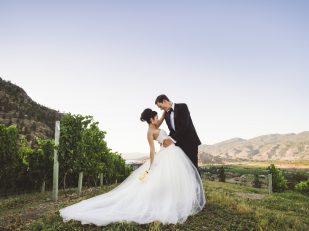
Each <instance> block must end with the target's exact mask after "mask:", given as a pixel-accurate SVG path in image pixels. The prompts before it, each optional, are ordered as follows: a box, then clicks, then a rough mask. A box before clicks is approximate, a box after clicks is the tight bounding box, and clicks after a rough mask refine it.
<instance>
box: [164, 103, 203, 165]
mask: <svg viewBox="0 0 309 231" xmlns="http://www.w3.org/2000/svg"><path fill="white" fill-rule="evenodd" d="M165 121H166V124H167V126H168V128H169V130H170V134H169V135H170V136H171V137H172V138H173V139H174V140H175V141H176V145H177V146H179V147H181V148H182V150H183V151H184V152H185V153H186V154H187V156H188V157H189V158H190V159H191V161H192V162H193V164H194V165H195V166H196V167H197V152H198V146H199V145H200V144H201V141H200V139H199V137H198V135H197V133H196V130H195V128H194V125H193V122H192V119H191V116H190V112H189V109H188V106H187V105H186V104H184V103H179V104H178V103H177V104H176V103H175V106H174V123H175V130H174V129H173V128H172V126H171V121H170V114H169V113H166V115H165Z"/></svg>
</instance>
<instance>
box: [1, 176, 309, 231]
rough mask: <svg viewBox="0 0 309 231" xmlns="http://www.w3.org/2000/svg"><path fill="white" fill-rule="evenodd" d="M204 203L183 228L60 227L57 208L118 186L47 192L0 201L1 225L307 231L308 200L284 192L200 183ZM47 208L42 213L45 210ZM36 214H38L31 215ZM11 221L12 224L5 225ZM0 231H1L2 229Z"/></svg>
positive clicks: (131, 225) (144, 227)
mask: <svg viewBox="0 0 309 231" xmlns="http://www.w3.org/2000/svg"><path fill="white" fill-rule="evenodd" d="M203 182H204V188H205V193H206V198H207V203H206V206H205V208H204V209H203V211H201V212H200V213H198V214H196V215H194V216H191V217H189V218H188V220H187V221H186V222H185V223H184V224H177V225H165V226H163V225H161V224H160V223H158V222H154V223H151V224H148V225H138V224H134V223H114V224H111V225H108V226H103V227H96V226H93V225H81V224H80V222H77V221H69V222H66V223H64V222H63V221H62V219H61V217H60V216H59V212H58V210H59V209H60V208H62V207H65V206H67V205H70V204H73V203H76V202H78V201H80V200H84V199H86V198H89V197H93V196H95V195H98V194H101V193H104V192H107V191H109V190H111V189H112V188H114V187H115V186H116V185H111V186H104V187H101V188H97V189H94V188H92V189H88V190H86V191H84V193H83V194H82V195H81V196H78V195H77V194H74V193H73V194H72V192H74V191H73V190H75V189H71V194H70V195H71V196H70V197H64V196H63V193H62V191H60V196H59V201H58V202H57V203H54V202H52V201H51V200H50V192H46V193H43V194H41V193H33V194H25V195H20V196H12V197H8V198H2V199H1V198H0V227H1V226H2V227H10V225H11V227H10V228H12V227H13V228H14V229H16V230H17V229H18V228H20V229H21V230H63V231H65V230H67V231H69V230H113V231H114V230H132V231H133V230H150V231H155V230H175V231H176V230H188V231H189V230H190V231H191V230H197V231H200V230H280V231H281V230H309V219H308V214H309V197H308V196H305V195H303V194H300V193H298V192H294V191H287V192H284V193H274V194H272V195H268V194H267V191H266V189H256V188H252V187H249V186H243V185H236V184H230V183H221V182H214V181H203ZM44 208H45V209H44ZM31 211H37V212H39V214H35V213H34V214H31ZM8 222H10V224H8ZM0 230H1V229H0Z"/></svg>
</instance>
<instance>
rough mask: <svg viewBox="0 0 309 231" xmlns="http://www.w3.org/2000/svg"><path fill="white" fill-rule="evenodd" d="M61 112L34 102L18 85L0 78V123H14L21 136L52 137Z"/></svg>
mask: <svg viewBox="0 0 309 231" xmlns="http://www.w3.org/2000/svg"><path fill="white" fill-rule="evenodd" d="M60 118H61V113H59V112H58V111H56V110H52V109H49V108H47V107H44V106H42V105H40V104H38V103H36V102H34V101H33V100H32V99H31V98H30V97H29V96H28V95H27V93H26V92H25V91H24V90H23V89H22V88H20V87H18V86H16V85H15V84H12V83H11V82H10V81H5V80H3V79H2V78H0V124H5V125H11V124H16V125H17V127H18V130H19V132H20V133H21V134H22V136H24V137H26V139H27V140H28V141H31V140H33V139H34V138H35V136H38V137H41V138H52V137H53V136H54V127H55V121H56V120H59V119H60Z"/></svg>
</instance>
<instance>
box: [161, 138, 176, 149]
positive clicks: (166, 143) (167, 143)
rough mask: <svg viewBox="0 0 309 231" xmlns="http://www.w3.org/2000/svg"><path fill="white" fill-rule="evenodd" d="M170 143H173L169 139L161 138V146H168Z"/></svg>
mask: <svg viewBox="0 0 309 231" xmlns="http://www.w3.org/2000/svg"><path fill="white" fill-rule="evenodd" d="M172 143H174V142H173V141H172V140H171V139H165V140H163V147H165V148H166V147H168V146H170V145H171V144H172Z"/></svg>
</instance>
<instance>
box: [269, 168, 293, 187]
mask: <svg viewBox="0 0 309 231" xmlns="http://www.w3.org/2000/svg"><path fill="white" fill-rule="evenodd" d="M268 170H269V173H270V174H272V185H273V191H274V192H283V191H285V190H286V189H287V187H288V186H287V180H286V179H285V177H284V175H283V173H282V171H280V170H279V169H277V168H276V167H275V165H274V164H271V165H270V166H269V167H268Z"/></svg>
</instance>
